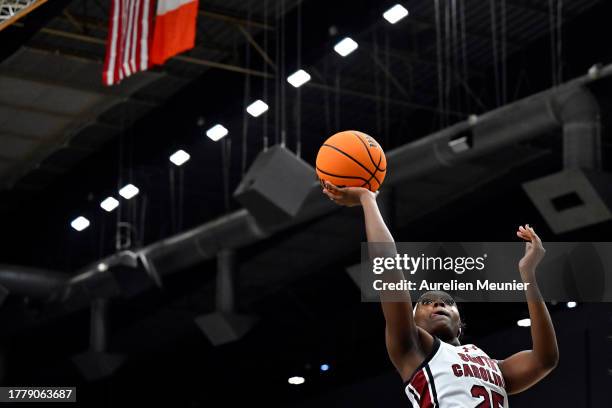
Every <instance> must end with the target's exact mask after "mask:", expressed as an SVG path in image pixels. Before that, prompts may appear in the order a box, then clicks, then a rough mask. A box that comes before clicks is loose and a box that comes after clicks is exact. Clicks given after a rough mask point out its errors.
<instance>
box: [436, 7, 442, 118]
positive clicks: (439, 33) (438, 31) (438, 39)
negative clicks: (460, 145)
mask: <svg viewBox="0 0 612 408" xmlns="http://www.w3.org/2000/svg"><path fill="white" fill-rule="evenodd" d="M434 6H435V12H436V51H437V57H438V111H439V116H440V123H439V125H440V127H442V115H443V112H444V91H443V89H444V88H443V87H444V75H443V73H442V25H441V21H440V14H441V13H440V0H435V2H434Z"/></svg>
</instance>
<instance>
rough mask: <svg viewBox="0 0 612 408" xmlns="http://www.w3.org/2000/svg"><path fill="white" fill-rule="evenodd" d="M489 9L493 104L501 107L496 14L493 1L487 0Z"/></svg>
mask: <svg viewBox="0 0 612 408" xmlns="http://www.w3.org/2000/svg"><path fill="white" fill-rule="evenodd" d="M489 4H490V9H491V41H492V43H493V65H494V69H493V73H494V81H495V103H496V106H501V99H500V93H501V92H500V89H499V88H500V86H499V84H500V73H499V55H498V49H497V12H496V10H495V0H489Z"/></svg>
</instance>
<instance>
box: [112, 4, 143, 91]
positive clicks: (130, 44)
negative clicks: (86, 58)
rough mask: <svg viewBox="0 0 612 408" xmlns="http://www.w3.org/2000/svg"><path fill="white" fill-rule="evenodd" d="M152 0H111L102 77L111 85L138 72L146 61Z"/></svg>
mask: <svg viewBox="0 0 612 408" xmlns="http://www.w3.org/2000/svg"><path fill="white" fill-rule="evenodd" d="M153 1H154V0H111V13H110V19H109V26H108V36H107V39H106V58H105V61H104V71H103V73H102V80H103V82H104V84H105V85H108V86H110V85H113V84H117V83H119V82H121V80H122V79H124V78H127V77H129V76H130V75H132V74H134V73H136V72H138V71H145V70H146V69H148V68H149V66H150V65H151V64H150V62H149V43H150V36H151V35H150V34H151V30H150V27H151V23H152V11H153V10H152V6H153Z"/></svg>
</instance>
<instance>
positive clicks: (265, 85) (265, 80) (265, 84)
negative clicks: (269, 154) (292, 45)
mask: <svg viewBox="0 0 612 408" xmlns="http://www.w3.org/2000/svg"><path fill="white" fill-rule="evenodd" d="M264 24H265V25H266V27H267V26H268V0H264ZM263 31H264V37H263V38H264V40H263V42H264V52H265V54H266V55H270V54H269V53H268V30H263ZM263 65H264V78H263V98H264V101H265V102H266V103H270V102H269V100H268V64H263ZM268 116H269V115H264V118H263V119H264V120H263V140H262V145H263V150H264V152H265V151H266V150H268Z"/></svg>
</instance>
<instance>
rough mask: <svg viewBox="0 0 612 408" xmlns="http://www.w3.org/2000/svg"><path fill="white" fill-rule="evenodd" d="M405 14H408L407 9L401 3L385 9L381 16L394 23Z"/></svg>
mask: <svg viewBox="0 0 612 408" xmlns="http://www.w3.org/2000/svg"><path fill="white" fill-rule="evenodd" d="M407 15H408V10H406V8H405V7H404V6H402V5H401V4H396V5H395V6H393V7H391V8H390V9H389V10H387V11H385V13H384V14H383V17H384V18H385V20H387V21H388V22H390V23H391V24H395V23H397V22H398V21H400V20H401V19H402V18H404V17H406V16H407Z"/></svg>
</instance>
